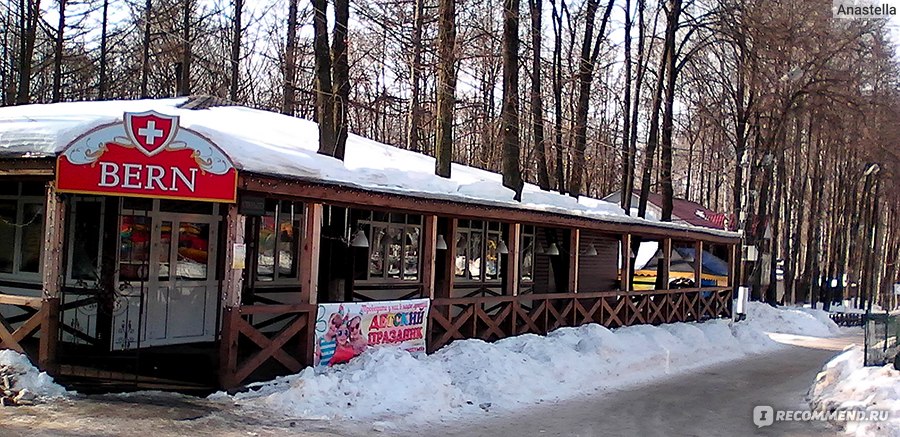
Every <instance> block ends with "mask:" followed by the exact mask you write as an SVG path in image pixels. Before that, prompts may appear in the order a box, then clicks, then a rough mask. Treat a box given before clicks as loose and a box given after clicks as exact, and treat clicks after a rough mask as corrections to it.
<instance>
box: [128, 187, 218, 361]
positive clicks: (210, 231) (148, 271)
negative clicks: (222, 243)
mask: <svg viewBox="0 0 900 437" xmlns="http://www.w3.org/2000/svg"><path fill="white" fill-rule="evenodd" d="M158 206H159V201H155V202H154V208H153V210H150V211H128V210H124V209H123V210H122V214H121V215H120V218H119V223H120V234H119V272H118V282H119V290H120V291H119V295H118V297H117V299H116V309H115V313H114V316H113V345H112V349H113V350H125V349H135V348H142V347H150V346H165V345H173V344H180V343H196V342H205V341H213V340H215V334H216V317H217V309H218V295H219V288H218V282H217V280H216V265H217V263H216V242H217V241H218V235H217V234H218V221H219V217H218V215H217V214H215V209H217V208H215V206H216V205H213V211H212V214H192V213H180V212H164V211H159V208H158Z"/></svg>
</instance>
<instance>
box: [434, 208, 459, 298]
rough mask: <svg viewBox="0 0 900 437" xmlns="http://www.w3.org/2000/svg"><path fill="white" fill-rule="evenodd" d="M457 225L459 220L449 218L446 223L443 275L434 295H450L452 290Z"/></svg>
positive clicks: (454, 274) (454, 272)
mask: <svg viewBox="0 0 900 437" xmlns="http://www.w3.org/2000/svg"><path fill="white" fill-rule="evenodd" d="M458 226H459V220H458V219H456V218H455V217H454V218H451V219H449V220H448V223H447V235H444V240H445V241H446V242H447V251H446V252H447V256H446V258H445V259H444V275H445V277H443V278H441V287H440V288H438V289H436V290H435V297H450V293H451V292H452V291H453V282H454V281H455V280H456V228H457V227H458Z"/></svg>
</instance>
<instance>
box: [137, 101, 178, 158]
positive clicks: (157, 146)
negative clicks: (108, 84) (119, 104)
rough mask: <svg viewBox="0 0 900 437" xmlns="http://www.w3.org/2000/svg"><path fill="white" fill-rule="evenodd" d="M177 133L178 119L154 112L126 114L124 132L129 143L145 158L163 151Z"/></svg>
mask: <svg viewBox="0 0 900 437" xmlns="http://www.w3.org/2000/svg"><path fill="white" fill-rule="evenodd" d="M177 131H178V117H177V116H173V115H163V114H160V113H158V112H156V111H147V112H139V113H134V112H126V113H125V132H126V133H127V134H128V137H129V138H130V139H131V142H132V143H133V144H135V145H136V146H137V148H138V149H139V150H140V151H141V152H143V153H144V154H145V155H147V156H153V155H156V154H157V153H159V152H161V151H163V150H165V148H166V146H167V145H168V144H169V143H170V142H171V141H172V139H173V138H175V134H176V133H177Z"/></svg>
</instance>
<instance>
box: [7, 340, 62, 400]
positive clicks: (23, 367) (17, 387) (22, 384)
mask: <svg viewBox="0 0 900 437" xmlns="http://www.w3.org/2000/svg"><path fill="white" fill-rule="evenodd" d="M6 380H8V381H9V385H10V386H9V387H6ZM23 390H25V391H27V392H30V393H32V394H34V395H36V396H38V397H39V398H54V397H59V396H64V395H66V394H67V393H68V392H67V391H66V389H65V388H63V387H62V386H61V385H59V384H57V383H55V382H53V378H52V377H50V375H48V374H46V373H45V372H41V371H39V370H38V369H37V368H36V367H34V365H32V364H31V361H28V358H27V357H26V356H25V355H22V354H20V353H18V352H15V351H12V350H8V349H7V350H0V395H4V391H11V392H13V393H15V394H17V395H18V394H21V392H22V391H23ZM26 397H28V396H26Z"/></svg>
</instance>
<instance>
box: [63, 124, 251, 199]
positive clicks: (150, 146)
mask: <svg viewBox="0 0 900 437" xmlns="http://www.w3.org/2000/svg"><path fill="white" fill-rule="evenodd" d="M56 188H57V190H58V191H61V192H67V193H82V194H101V195H119V196H134V197H156V198H164V199H181V200H197V201H206V202H228V203H233V202H234V201H235V199H236V197H237V170H236V169H235V168H234V165H233V164H232V163H231V159H230V158H228V156H226V155H225V153H223V152H222V151H221V150H220V149H219V148H218V147H217V146H216V145H215V144H213V143H212V142H210V141H209V140H208V139H206V138H204V137H203V136H201V135H199V134H197V133H196V132H193V131H191V130H189V129H184V128H181V127H180V126H179V125H178V117H177V116H169V115H164V114H160V113H158V112H155V111H149V112H142V113H129V112H126V113H125V117H124V119H123V121H122V122H118V123H113V124H108V125H105V126H101V127H99V128H97V129H94V130H92V131H90V132H88V133H85V134H83V135H81V136H79V137H78V138H77V139H76V140H75V141H73V142H72V143H71V144H69V145H68V146H67V147H66V149H65V150H64V151H63V152H62V154H61V155H60V156H59V159H58V160H57V164H56Z"/></svg>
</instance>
